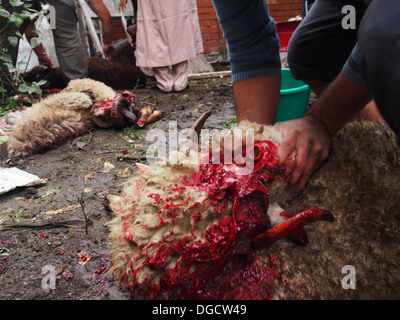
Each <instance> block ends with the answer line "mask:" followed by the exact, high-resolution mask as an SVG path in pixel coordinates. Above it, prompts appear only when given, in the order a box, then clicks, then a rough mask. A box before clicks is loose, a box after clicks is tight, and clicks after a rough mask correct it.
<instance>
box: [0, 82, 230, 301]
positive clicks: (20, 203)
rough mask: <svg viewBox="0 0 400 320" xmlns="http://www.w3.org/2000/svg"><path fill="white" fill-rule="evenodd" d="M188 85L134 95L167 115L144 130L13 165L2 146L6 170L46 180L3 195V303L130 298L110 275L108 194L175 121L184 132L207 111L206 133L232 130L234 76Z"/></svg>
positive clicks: (88, 139)
mask: <svg viewBox="0 0 400 320" xmlns="http://www.w3.org/2000/svg"><path fill="white" fill-rule="evenodd" d="M190 86H191V87H190V90H188V91H186V92H184V93H179V94H178V93H171V94H163V93H161V92H156V91H151V90H149V88H148V87H147V88H146V89H137V90H135V91H134V93H135V95H136V101H137V104H138V106H139V107H144V106H149V105H150V106H152V107H155V108H157V109H162V110H165V111H166V115H165V117H164V118H163V119H162V120H160V121H158V122H157V123H155V124H151V125H149V126H147V127H145V128H144V129H141V130H135V129H133V128H126V129H124V130H119V131H118V130H102V129H96V130H93V131H92V132H91V133H90V134H86V135H84V136H81V137H80V138H79V139H77V140H76V141H70V142H68V143H65V144H64V145H62V146H60V147H59V148H57V149H55V150H49V151H48V152H46V153H44V154H39V155H33V156H30V157H27V158H24V159H12V161H11V162H9V161H7V160H8V156H7V151H6V145H5V144H3V145H0V161H1V164H2V166H5V167H7V166H17V167H18V168H20V169H22V170H25V171H28V172H30V173H32V174H35V175H37V176H39V177H45V178H46V179H47V183H46V184H44V185H42V186H38V187H31V188H18V189H16V190H13V191H11V192H8V193H6V194H3V195H0V221H1V223H2V227H1V229H0V284H1V290H0V300H6V299H7V300H8V299H12V300H14V299H18V300H19V299H22V300H26V299H29V300H31V299H46V300H47V299H51V300H65V299H72V300H79V299H83V300H92V299H103V300H110V299H129V295H128V294H127V293H126V292H125V290H124V289H119V288H117V286H116V284H117V283H116V281H115V280H114V279H112V277H109V276H106V275H105V273H106V271H107V270H108V269H109V268H110V266H111V264H110V260H109V256H108V251H109V239H108V232H109V230H108V228H107V226H106V223H107V222H108V221H109V220H111V218H112V215H111V214H110V213H109V212H108V211H107V209H106V208H105V207H104V205H103V202H104V199H105V196H106V195H107V194H109V193H110V194H118V193H119V192H120V190H121V189H122V184H123V183H124V182H125V181H126V180H127V179H129V176H130V175H132V173H133V172H134V171H136V170H137V169H136V166H135V165H134V164H135V162H144V163H145V162H146V157H145V153H146V149H147V146H148V145H149V144H151V143H153V142H152V141H150V142H147V141H146V133H147V132H148V130H151V129H153V128H159V129H161V130H166V131H168V130H169V122H170V121H171V120H176V121H177V124H178V129H179V130H180V129H186V128H190V126H191V125H192V124H193V123H194V122H195V121H196V120H197V118H198V117H199V116H200V115H201V114H202V113H203V112H205V111H208V110H212V112H213V114H212V116H211V117H210V118H209V119H208V121H207V124H206V127H207V128H210V129H214V128H215V129H223V128H224V127H226V126H227V125H229V123H230V122H231V120H232V118H233V116H234V105H233V96H232V84H231V81H230V76H225V77H217V78H209V79H197V80H196V79H193V80H191V81H190ZM59 209H62V210H59ZM56 210H59V211H56ZM54 271H55V274H56V279H57V280H56V284H55V289H51V287H50V288H47V289H46V283H47V284H50V282H46V283H45V281H46V279H47V278H46V275H51V273H50V272H54ZM42 282H43V283H45V284H44V286H43V285H42Z"/></svg>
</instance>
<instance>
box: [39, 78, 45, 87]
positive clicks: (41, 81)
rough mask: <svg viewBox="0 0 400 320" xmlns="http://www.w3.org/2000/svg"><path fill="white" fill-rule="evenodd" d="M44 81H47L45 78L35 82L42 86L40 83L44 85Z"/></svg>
mask: <svg viewBox="0 0 400 320" xmlns="http://www.w3.org/2000/svg"><path fill="white" fill-rule="evenodd" d="M46 83H47V80H44V79H42V80H40V81H39V82H38V83H37V84H38V86H42V85H44V84H46Z"/></svg>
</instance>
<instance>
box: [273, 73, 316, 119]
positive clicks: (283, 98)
mask: <svg viewBox="0 0 400 320" xmlns="http://www.w3.org/2000/svg"><path fill="white" fill-rule="evenodd" d="M309 99H310V87H309V86H308V85H307V84H305V83H304V82H303V81H301V80H296V79H294V78H293V77H292V74H291V73H290V70H289V69H285V68H283V69H282V82H281V95H280V98H279V106H278V111H277V114H276V118H275V122H279V121H286V120H292V119H297V118H300V117H301V116H303V114H304V113H305V112H306V111H307V107H308V101H309Z"/></svg>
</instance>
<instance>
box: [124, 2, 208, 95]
mask: <svg viewBox="0 0 400 320" xmlns="http://www.w3.org/2000/svg"><path fill="white" fill-rule="evenodd" d="M126 3H127V0H119V7H120V9H123V8H125V6H126ZM136 21H137V26H136V65H137V66H138V67H151V68H152V71H153V74H154V77H155V78H156V84H155V85H154V86H153V87H152V88H153V89H159V90H161V91H163V92H171V91H172V90H174V91H176V92H180V91H183V90H185V89H186V88H187V87H188V60H190V59H192V58H195V57H196V56H197V55H198V54H199V53H201V52H203V50H204V49H203V41H202V37H201V31H200V24H199V16H198V13H197V2H196V0H138V1H137V19H136Z"/></svg>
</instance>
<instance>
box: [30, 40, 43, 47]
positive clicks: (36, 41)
mask: <svg viewBox="0 0 400 320" xmlns="http://www.w3.org/2000/svg"><path fill="white" fill-rule="evenodd" d="M41 43H42V39H40V38H38V37H37V38H32V39H31V42H30V44H31V47H32V49H34V48H36V47H37V46H39V45H40V44H41Z"/></svg>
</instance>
